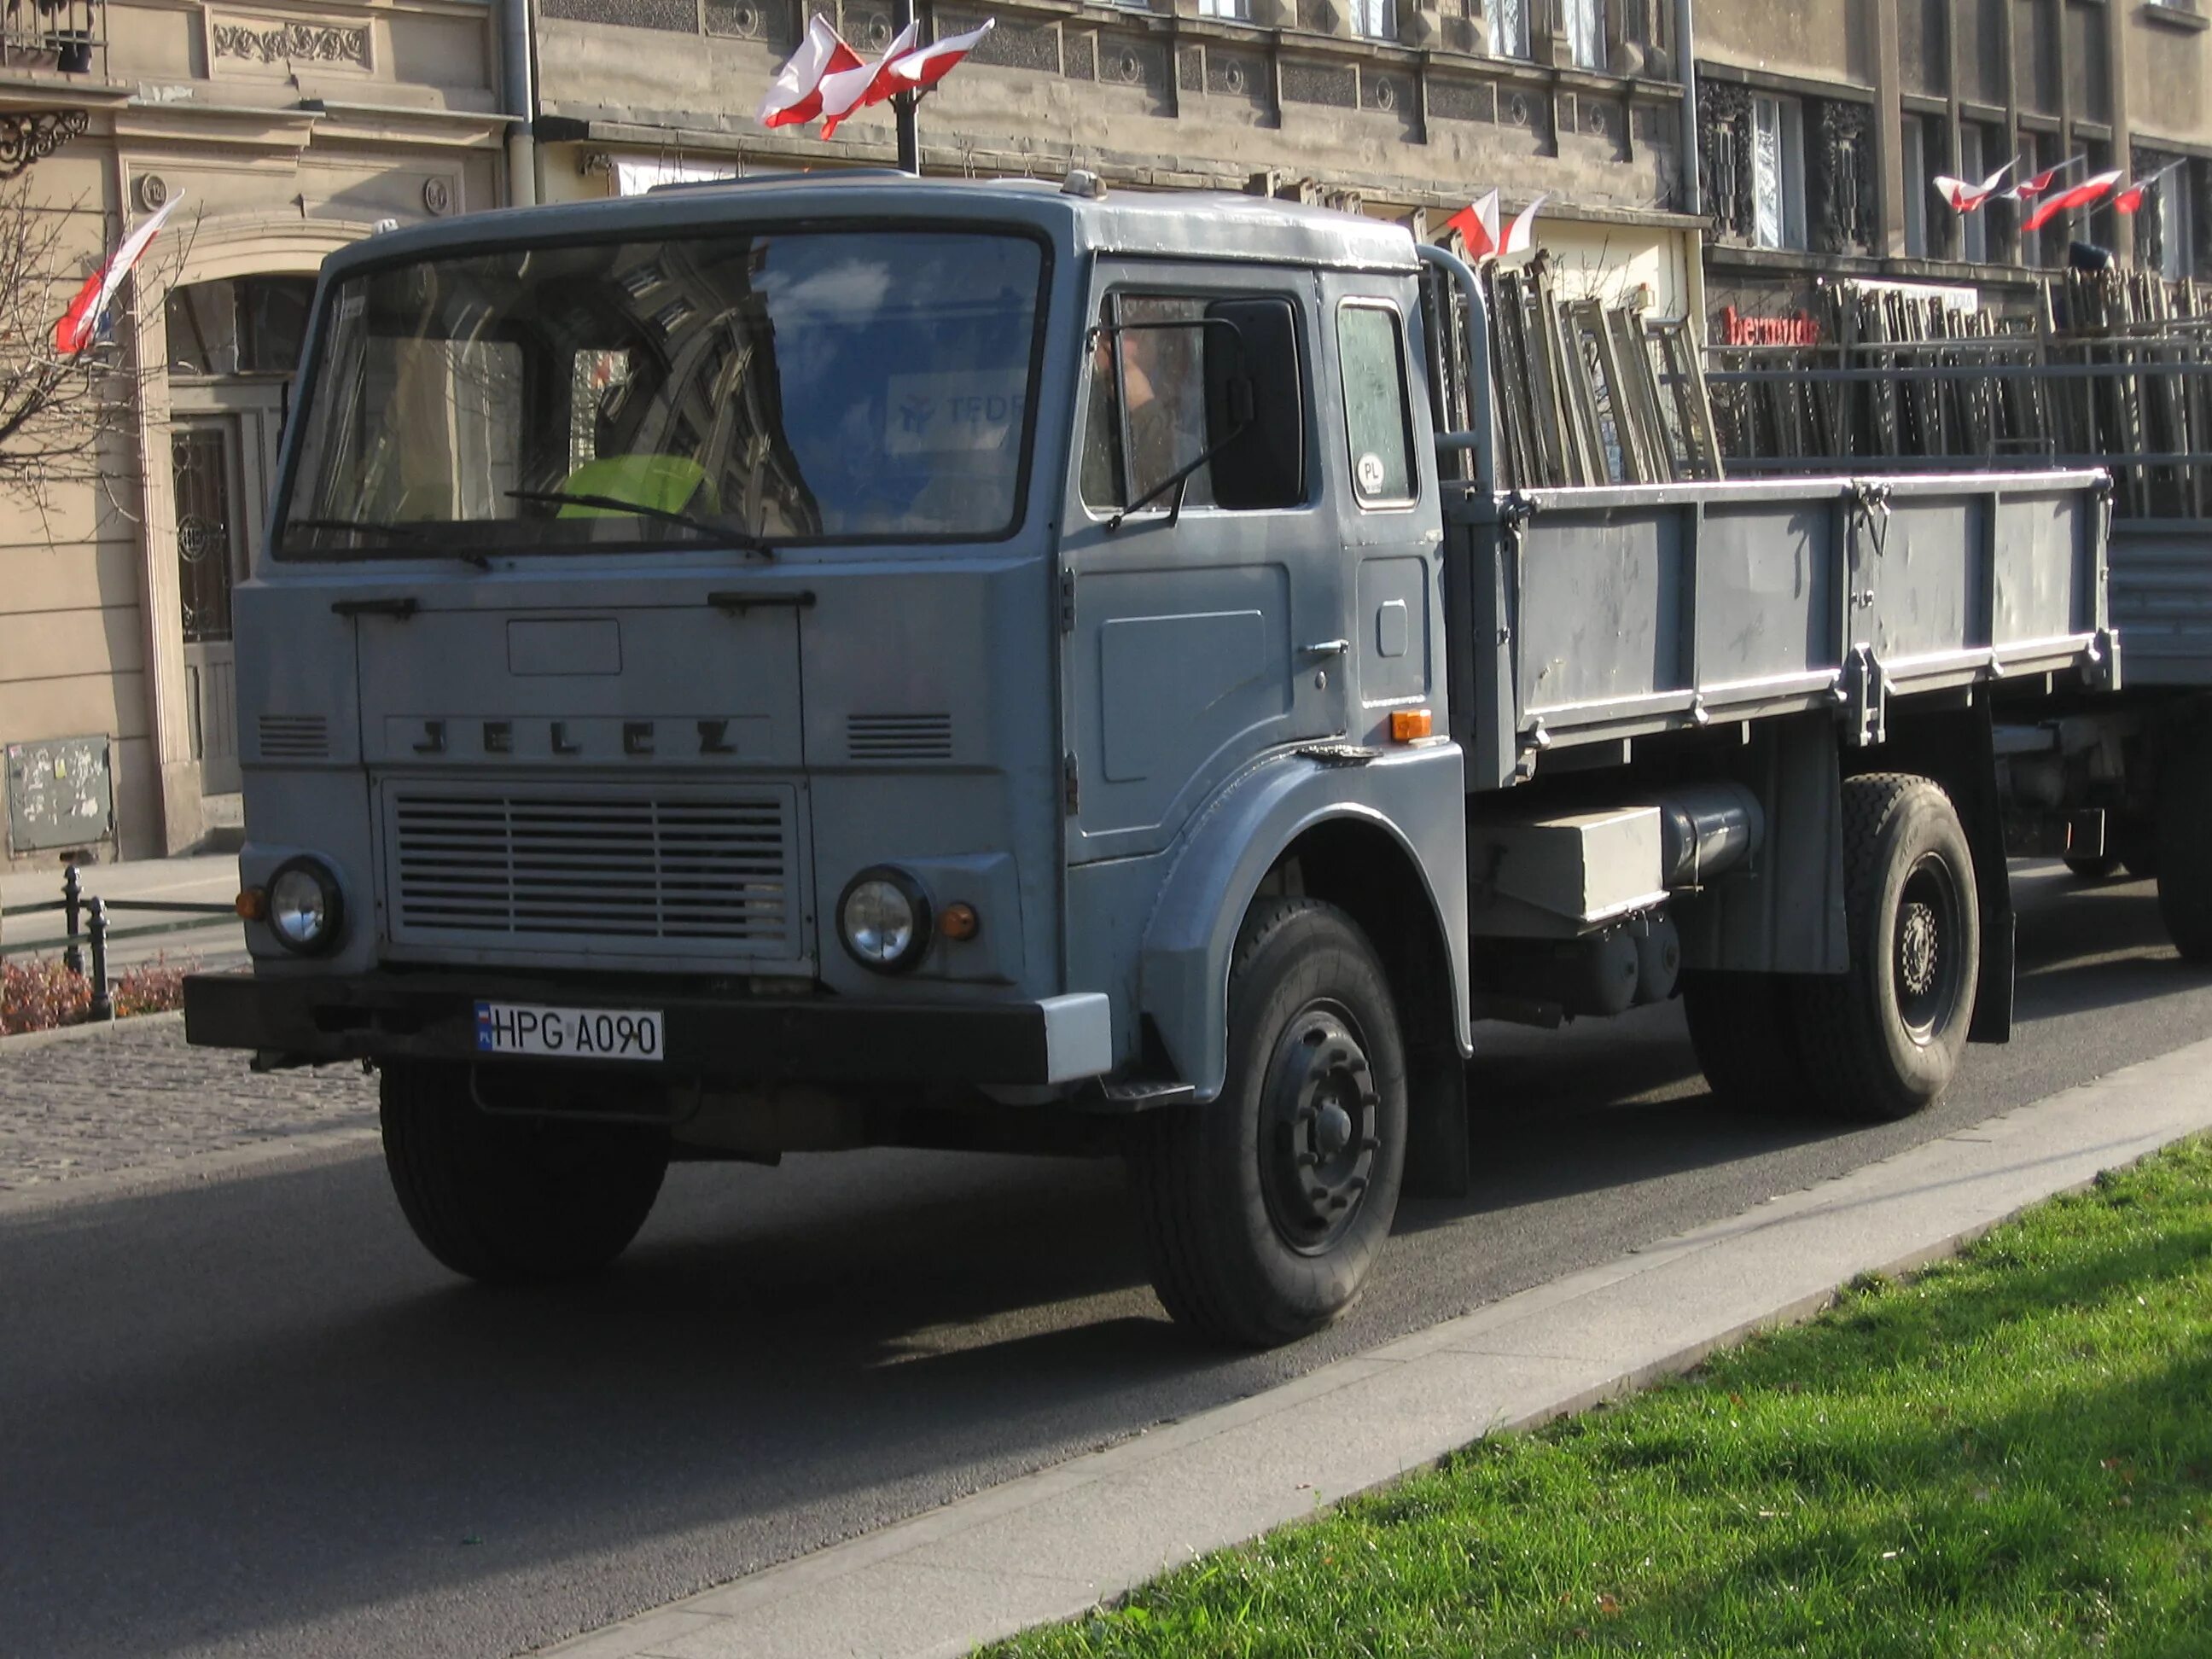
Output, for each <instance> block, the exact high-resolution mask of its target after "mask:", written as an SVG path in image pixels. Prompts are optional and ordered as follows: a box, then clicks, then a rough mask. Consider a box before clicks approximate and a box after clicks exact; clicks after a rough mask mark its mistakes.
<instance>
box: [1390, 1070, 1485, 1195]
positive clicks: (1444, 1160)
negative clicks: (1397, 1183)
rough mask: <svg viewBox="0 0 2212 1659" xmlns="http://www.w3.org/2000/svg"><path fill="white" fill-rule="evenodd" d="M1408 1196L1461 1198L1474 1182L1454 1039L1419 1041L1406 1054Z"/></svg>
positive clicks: (1463, 1074) (1470, 1128)
mask: <svg viewBox="0 0 2212 1659" xmlns="http://www.w3.org/2000/svg"><path fill="white" fill-rule="evenodd" d="M1406 1073H1407V1075H1406V1087H1407V1094H1408V1096H1409V1097H1410V1098H1409V1099H1408V1100H1407V1107H1408V1111H1407V1125H1406V1179H1405V1184H1404V1186H1403V1188H1401V1190H1402V1191H1403V1192H1404V1193H1405V1194H1406V1196H1407V1197H1408V1198H1465V1197H1466V1196H1467V1194H1468V1189H1469V1188H1471V1187H1472V1186H1473V1184H1474V1156H1473V1152H1472V1149H1471V1147H1470V1146H1469V1142H1470V1141H1471V1139H1473V1136H1474V1124H1473V1122H1472V1121H1470V1118H1469V1115H1468V1088H1467V1061H1466V1060H1463V1059H1462V1058H1461V1057H1460V1052H1459V1048H1458V1047H1457V1045H1456V1044H1454V1043H1450V1042H1444V1043H1436V1044H1425V1045H1422V1046H1419V1047H1417V1048H1413V1051H1412V1052H1411V1053H1409V1054H1407V1056H1406Z"/></svg>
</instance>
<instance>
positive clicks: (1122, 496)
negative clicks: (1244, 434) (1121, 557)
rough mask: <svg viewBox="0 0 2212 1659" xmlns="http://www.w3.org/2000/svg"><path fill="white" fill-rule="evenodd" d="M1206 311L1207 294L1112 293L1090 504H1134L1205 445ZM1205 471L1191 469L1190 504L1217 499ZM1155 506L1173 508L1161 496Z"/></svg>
mask: <svg viewBox="0 0 2212 1659" xmlns="http://www.w3.org/2000/svg"><path fill="white" fill-rule="evenodd" d="M1205 315H1206V301H1203V300H1200V299H1195V298H1189V297H1185V296H1182V295H1157V294H1114V295H1108V296H1107V298H1106V302H1105V305H1104V307H1103V308H1102V309H1101V310H1100V312H1099V314H1098V331H1097V334H1096V335H1095V336H1094V337H1093V341H1092V345H1091V375H1090V379H1091V394H1090V399H1089V406H1088V410H1087V412H1086V415H1085V421H1084V439H1083V500H1084V504H1085V506H1087V507H1093V508H1102V509H1105V510H1108V511H1111V510H1113V509H1115V508H1118V507H1127V505H1128V504H1129V503H1130V502H1131V501H1138V500H1140V499H1142V497H1143V496H1144V495H1145V494H1146V491H1148V490H1150V489H1152V488H1153V487H1154V486H1155V485H1157V484H1158V483H1160V481H1161V480H1162V479H1164V478H1165V477H1168V475H1169V474H1170V473H1171V472H1173V471H1176V469H1177V468H1178V467H1181V466H1182V465H1185V464H1186V463H1188V461H1190V460H1191V459H1194V457H1196V456H1198V455H1200V454H1201V453H1204V452H1205V449H1206V375H1205V364H1204V362H1203V359H1202V356H1201V353H1202V352H1203V350H1204V349H1205V344H1204V340H1203V338H1202V336H1203V334H1204V332H1205V329H1204V323H1203V319H1204V318H1205ZM1207 473H1208V469H1207V468H1206V467H1200V468H1199V469H1198V471H1196V472H1194V474H1192V476H1191V480H1190V487H1189V489H1188V491H1187V492H1186V493H1185V503H1186V505H1188V506H1193V507H1197V506H1205V505H1209V504H1211V503H1212V500H1213V489H1212V481H1211V480H1210V479H1209V477H1207ZM1153 505H1154V506H1155V507H1157V508H1158V510H1159V511H1160V512H1163V513H1164V512H1166V511H1167V509H1168V503H1167V501H1164V500H1163V501H1158V502H1156V503H1154V504H1153Z"/></svg>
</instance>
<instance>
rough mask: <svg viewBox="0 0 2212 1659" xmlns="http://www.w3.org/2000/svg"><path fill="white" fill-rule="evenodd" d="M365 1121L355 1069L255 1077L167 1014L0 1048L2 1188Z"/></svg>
mask: <svg viewBox="0 0 2212 1659" xmlns="http://www.w3.org/2000/svg"><path fill="white" fill-rule="evenodd" d="M375 1122H376V1082H375V1079H373V1078H370V1077H368V1076H366V1075H364V1074H363V1073H362V1071H361V1070H360V1068H359V1067H357V1066H325V1067H323V1068H321V1069H319V1070H311V1069H307V1068H302V1069H301V1070H299V1071H295V1072H275V1073H268V1074H265V1075H260V1076H257V1075H255V1074H254V1073H252V1072H249V1071H248V1070H247V1069H246V1055H244V1054H239V1053H234V1052H232V1051H230V1050H228V1049H221V1048H187V1047H186V1046H185V1028H184V1026H183V1024H181V1023H179V1022H178V1021H176V1020H169V1019H164V1020H158V1021H153V1022H149V1023H148V1024H146V1025H144V1026H143V1028H141V1029H137V1030H133V1029H131V1023H130V1022H125V1026H124V1027H123V1029H120V1030H117V1031H116V1032H115V1033H114V1035H113V1036H88V1037H79V1038H76V1039H74V1040H71V1041H68V1042H48V1043H42V1044H40V1045H39V1046H37V1047H34V1048H18V1049H14V1050H11V1051H8V1052H0V1193H8V1192H22V1191H26V1190H28V1189H30V1188H44V1187H47V1186H51V1185H52V1184H53V1183H55V1182H67V1181H72V1180H76V1179H78V1178H80V1177H82V1176H92V1175H106V1174H112V1173H114V1172H116V1171H119V1170H136V1169H140V1168H143V1167H145V1166H148V1165H153V1164H167V1163H172V1162H173V1161H175V1160H177V1159H179V1158H191V1157H196V1156H197V1155H198V1154H200V1153H203V1152H224V1151H228V1150H232V1149H234V1148H237V1147H243V1146H255V1145H258V1144H261V1143H264V1142H267V1141H270V1140H277V1139H283V1138H285V1137H287V1136H291V1135H297V1134H304V1133H313V1132H315V1131H319V1130H325V1129H338V1128H356V1127H374V1124H375Z"/></svg>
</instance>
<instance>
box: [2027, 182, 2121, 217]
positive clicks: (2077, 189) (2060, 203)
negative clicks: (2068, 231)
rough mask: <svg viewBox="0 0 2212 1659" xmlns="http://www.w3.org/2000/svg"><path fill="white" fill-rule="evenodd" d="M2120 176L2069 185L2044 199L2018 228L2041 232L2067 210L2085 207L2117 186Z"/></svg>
mask: <svg viewBox="0 0 2212 1659" xmlns="http://www.w3.org/2000/svg"><path fill="white" fill-rule="evenodd" d="M2121 176H2122V175H2120V174H2119V173H2099V174H2098V175H2097V176H2096V177H2095V178H2093V179H2083V180H2082V181H2081V183H2080V184H2078V185H2069V186H2068V187H2067V188H2066V189H2064V190H2062V191H2059V192H2058V193H2057V195H2056V196H2048V197H2045V198H2044V199H2043V201H2042V202H2041V204H2039V205H2038V206H2037V208H2036V210H2035V211H2034V212H2033V213H2031V214H2029V215H2028V216H2027V218H2025V219H2023V220H2021V223H2020V228H2021V229H2022V230H2041V229H2042V228H2044V226H2045V225H2047V224H2049V223H2050V222H2051V220H2053V219H2055V218H2057V216H2059V215H2060V214H2062V213H2063V212H2065V211H2066V210H2068V209H2069V208H2077V207H2087V205H2088V204H2090V203H2092V202H2093V201H2095V200H2096V199H2097V198H2098V197H2100V196H2102V195H2103V194H2104V193H2105V192H2106V191H2108V190H2110V189H2111V188H2112V186H2113V185H2117V184H2118V183H2119V182H2120V179H2121Z"/></svg>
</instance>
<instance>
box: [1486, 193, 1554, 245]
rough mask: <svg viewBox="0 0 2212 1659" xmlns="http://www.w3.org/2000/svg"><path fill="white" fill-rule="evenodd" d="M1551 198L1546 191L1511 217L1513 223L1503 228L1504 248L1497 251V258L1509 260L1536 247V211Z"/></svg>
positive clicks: (1550, 194)
mask: <svg viewBox="0 0 2212 1659" xmlns="http://www.w3.org/2000/svg"><path fill="white" fill-rule="evenodd" d="M1551 196H1552V192H1551V191H1548V190H1547V191H1545V192H1544V193H1543V194H1542V195H1541V196H1539V197H1537V198H1536V199H1535V200H1534V201H1533V202H1531V203H1529V204H1528V206H1527V207H1524V208H1522V210H1521V211H1520V212H1518V213H1516V214H1515V215H1514V216H1513V222H1512V223H1511V224H1510V225H1508V226H1507V227H1506V228H1505V242H1504V246H1502V247H1500V248H1499V249H1498V258H1501V259H1510V258H1512V257H1513V256H1514V255H1515V254H1516V253H1526V252H1528V250H1529V249H1530V248H1532V247H1534V246H1536V234H1535V233H1536V210H1537V209H1538V208H1540V207H1541V206H1543V205H1544V204H1545V203H1546V202H1547V201H1549V200H1550V199H1551Z"/></svg>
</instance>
